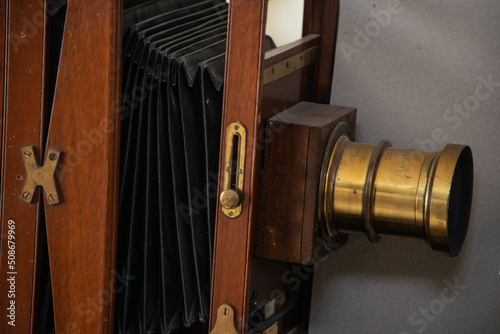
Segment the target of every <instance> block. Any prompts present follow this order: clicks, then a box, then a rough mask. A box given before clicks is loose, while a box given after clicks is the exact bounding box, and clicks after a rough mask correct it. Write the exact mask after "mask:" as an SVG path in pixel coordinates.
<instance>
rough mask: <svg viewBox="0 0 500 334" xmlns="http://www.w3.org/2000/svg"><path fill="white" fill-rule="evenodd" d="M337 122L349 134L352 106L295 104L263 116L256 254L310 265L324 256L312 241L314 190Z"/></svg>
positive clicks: (353, 122) (353, 114)
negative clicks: (346, 127) (264, 134)
mask: <svg viewBox="0 0 500 334" xmlns="http://www.w3.org/2000/svg"><path fill="white" fill-rule="evenodd" d="M341 121H343V122H346V123H348V124H349V125H350V127H351V129H353V131H352V132H351V139H353V138H354V129H355V126H356V109H353V108H346V107H341V106H330V105H319V104H312V103H299V104H297V105H295V106H294V107H292V108H290V109H288V110H286V111H284V112H282V113H280V114H278V115H276V116H274V117H272V118H271V119H269V120H268V122H267V134H268V143H267V145H266V152H265V164H264V169H263V176H262V180H261V182H262V186H261V189H262V196H261V200H262V204H261V211H260V220H259V224H258V232H257V238H256V246H255V254H256V256H259V257H262V258H266V259H271V260H276V261H284V262H289V263H301V264H307V265H309V264H314V263H315V262H317V261H318V260H320V258H318V257H319V256H320V254H321V253H323V256H324V255H325V252H320V249H318V243H317V242H316V239H317V231H316V212H317V210H316V209H317V194H318V187H319V178H320V171H321V165H322V163H323V157H324V153H325V148H326V145H327V142H328V139H329V138H330V134H331V132H332V130H333V128H334V127H335V126H336V125H337V124H338V123H339V122H341Z"/></svg>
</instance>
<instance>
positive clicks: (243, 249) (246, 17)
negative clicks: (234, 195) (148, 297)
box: [210, 0, 267, 333]
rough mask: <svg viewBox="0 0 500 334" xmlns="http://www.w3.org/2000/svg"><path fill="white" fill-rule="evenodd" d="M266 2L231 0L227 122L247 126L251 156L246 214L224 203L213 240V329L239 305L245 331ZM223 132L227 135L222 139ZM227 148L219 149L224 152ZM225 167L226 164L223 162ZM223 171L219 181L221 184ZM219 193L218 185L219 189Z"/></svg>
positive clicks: (238, 325)
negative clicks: (227, 309)
mask: <svg viewBox="0 0 500 334" xmlns="http://www.w3.org/2000/svg"><path fill="white" fill-rule="evenodd" d="M266 15H267V1H265V0H257V1H255V0H241V1H232V2H231V4H230V8H229V23H228V44H227V53H226V74H225V85H224V86H225V91H224V94H225V98H224V100H225V102H224V113H223V125H222V128H223V129H225V128H226V127H227V126H228V125H229V124H231V123H232V122H235V121H240V122H241V123H242V124H243V125H244V126H245V128H246V130H247V135H248V137H247V138H248V139H247V143H246V145H247V152H248V154H247V156H246V161H245V178H244V192H243V207H242V214H241V216H239V217H238V218H236V219H230V218H228V217H226V216H225V215H224V213H223V212H222V210H221V209H220V206H219V207H218V213H217V226H216V232H215V233H216V234H215V243H214V265H213V275H212V300H211V312H210V313H211V316H210V328H211V329H212V328H213V326H214V325H215V322H216V320H217V319H216V314H217V309H218V308H219V306H220V305H221V304H224V303H225V304H229V305H231V306H232V307H233V308H234V309H235V322H236V328H237V330H238V331H239V332H240V333H244V324H245V323H246V322H247V308H248V299H249V296H248V288H247V286H248V284H249V282H248V280H249V273H250V270H251V267H250V266H251V256H252V250H251V249H250V246H251V245H252V242H251V240H252V229H253V224H254V223H255V219H256V218H257V215H256V214H257V209H258V208H257V206H258V205H257V202H258V201H257V197H258V192H257V191H255V184H256V183H258V181H259V180H258V175H259V170H260V167H259V166H257V165H256V160H255V156H256V155H258V154H260V152H259V151H258V145H257V140H258V138H257V136H256V133H257V131H258V130H257V129H258V128H259V126H260V122H261V120H259V119H258V110H259V107H260V102H261V96H262V95H261V88H262V87H261V76H262V62H263V60H264V52H263V43H264V32H265V19H266ZM224 132H225V131H223V136H222V138H224ZM223 155H224V148H223V147H222V148H221V156H223ZM221 165H222V163H221ZM221 176H222V174H221V173H219V177H220V179H219V185H221V184H222V179H221ZM219 193H220V189H219Z"/></svg>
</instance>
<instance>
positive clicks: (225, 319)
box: [210, 304, 238, 334]
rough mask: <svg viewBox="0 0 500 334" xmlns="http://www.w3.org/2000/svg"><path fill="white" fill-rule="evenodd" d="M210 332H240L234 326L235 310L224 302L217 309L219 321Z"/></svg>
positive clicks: (224, 333) (236, 333) (217, 333)
mask: <svg viewBox="0 0 500 334" xmlns="http://www.w3.org/2000/svg"><path fill="white" fill-rule="evenodd" d="M210 334H238V331H236V327H235V326H234V310H233V308H232V307H231V306H229V305H226V304H223V305H221V306H220V307H219V310H217V322H216V323H215V326H214V329H213V330H212V331H211V332H210Z"/></svg>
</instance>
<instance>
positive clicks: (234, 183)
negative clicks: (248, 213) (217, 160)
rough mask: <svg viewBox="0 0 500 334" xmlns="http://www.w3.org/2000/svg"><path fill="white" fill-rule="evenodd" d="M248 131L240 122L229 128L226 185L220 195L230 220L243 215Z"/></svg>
mask: <svg viewBox="0 0 500 334" xmlns="http://www.w3.org/2000/svg"><path fill="white" fill-rule="evenodd" d="M246 142H247V130H246V129H245V127H244V126H243V124H241V123H240V122H234V123H232V124H231V125H229V126H228V127H227V130H226V139H225V154H224V181H223V182H224V183H223V190H222V192H221V194H220V198H219V199H220V203H221V206H222V211H223V212H224V214H225V215H226V216H227V217H229V218H236V217H239V215H240V214H241V206H242V197H243V181H244V177H245V154H246Z"/></svg>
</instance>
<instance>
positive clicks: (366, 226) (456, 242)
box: [320, 126, 473, 256]
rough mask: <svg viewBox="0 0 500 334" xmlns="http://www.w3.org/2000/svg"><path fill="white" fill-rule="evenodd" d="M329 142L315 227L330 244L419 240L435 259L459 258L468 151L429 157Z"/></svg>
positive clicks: (467, 202)
mask: <svg viewBox="0 0 500 334" xmlns="http://www.w3.org/2000/svg"><path fill="white" fill-rule="evenodd" d="M344 127H345V126H344ZM334 132H335V130H334ZM337 137H338V138H335V143H334V146H333V148H330V150H328V151H327V153H326V156H325V162H324V164H325V165H324V166H323V170H324V172H323V173H322V177H323V178H324V179H323V180H322V182H321V185H322V187H323V188H322V189H320V200H321V201H323V202H322V203H320V211H321V212H320V218H321V219H320V221H321V222H322V223H323V224H326V230H327V231H328V234H329V235H330V236H331V237H333V236H334V235H335V234H337V233H363V234H366V235H367V237H368V239H369V240H371V241H372V242H377V241H378V240H379V239H380V237H386V236H387V237H397V238H405V239H413V240H422V241H423V240H425V241H426V242H427V243H428V244H429V245H430V246H431V247H432V249H434V250H436V251H440V252H444V253H446V254H448V255H451V256H456V255H457V254H458V253H459V251H460V249H461V247H462V244H463V241H464V239H465V234H466V232H467V226H468V223H469V215H470V207H471V200H472V183H473V161H472V152H471V150H470V148H469V147H468V146H462V145H454V144H449V145H447V146H446V147H445V148H444V149H443V150H442V151H439V152H432V153H431V152H423V151H417V150H405V149H397V148H392V147H391V144H390V143H389V142H388V141H382V142H381V143H380V144H379V145H376V146H374V145H367V144H361V143H353V142H351V141H349V139H348V138H347V136H346V135H340V136H339V135H338V131H337Z"/></svg>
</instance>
